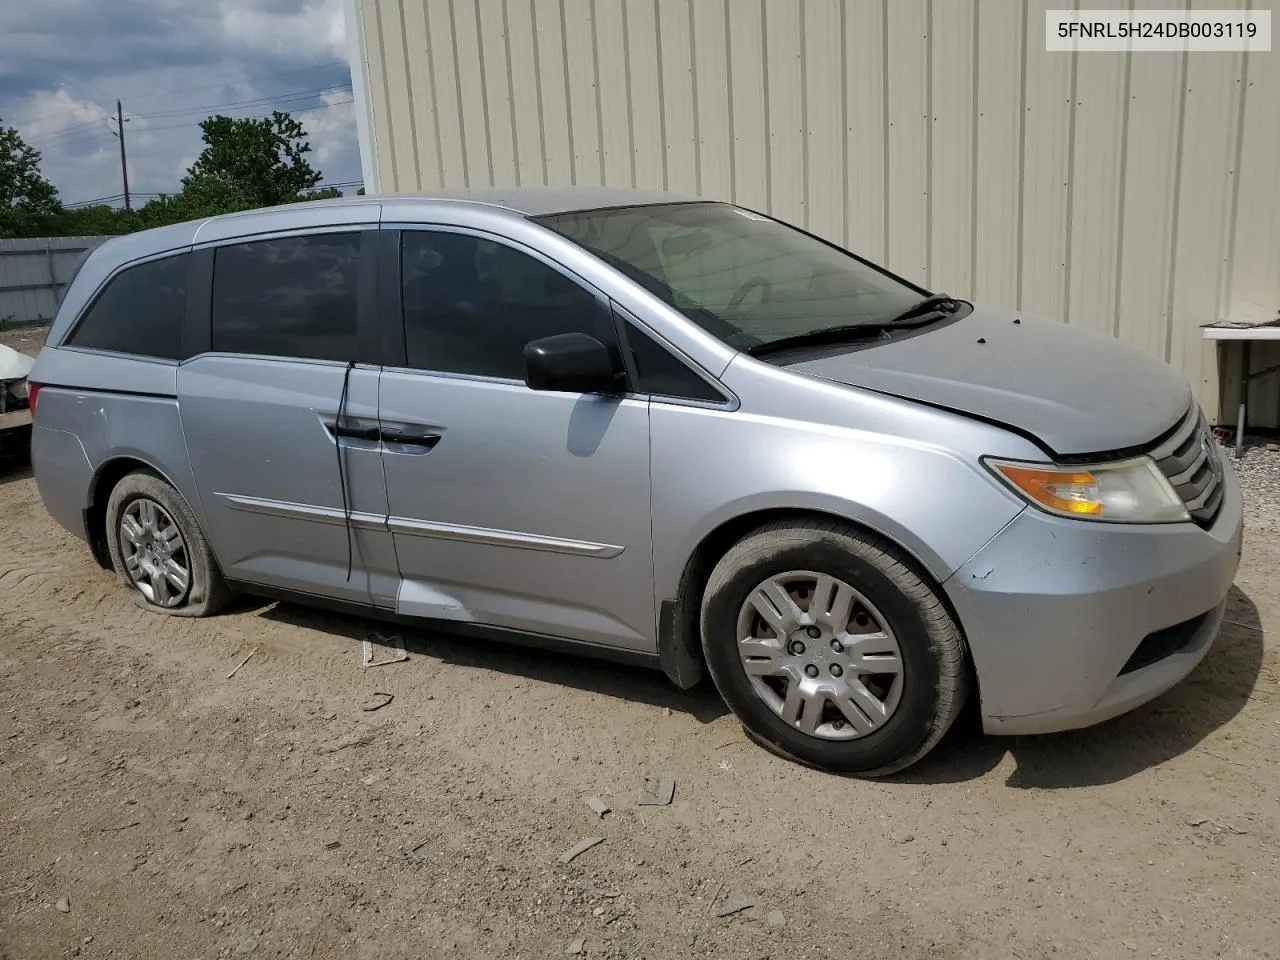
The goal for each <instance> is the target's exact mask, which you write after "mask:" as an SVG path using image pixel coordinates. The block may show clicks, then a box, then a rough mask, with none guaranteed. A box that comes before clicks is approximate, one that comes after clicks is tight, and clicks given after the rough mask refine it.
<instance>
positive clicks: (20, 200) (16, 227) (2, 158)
mask: <svg viewBox="0 0 1280 960" xmlns="http://www.w3.org/2000/svg"><path fill="white" fill-rule="evenodd" d="M61 209H62V207H61V204H60V203H59V202H58V191H57V189H55V188H54V186H53V184H51V183H50V182H49V181H48V180H46V179H45V178H44V175H43V174H42V173H41V172H40V152H39V151H38V150H34V149H32V148H31V147H29V146H28V145H27V143H26V141H25V140H23V139H22V134H20V133H18V131H17V128H15V127H4V126H0V237H15V236H30V235H31V234H30V233H29V231H30V230H31V229H32V228H33V227H34V226H36V224H38V223H39V222H40V221H41V220H42V219H44V218H46V217H49V216H52V215H54V214H56V213H58V212H59V211H60V210H61Z"/></svg>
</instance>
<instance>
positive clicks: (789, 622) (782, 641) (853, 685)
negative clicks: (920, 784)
mask: <svg viewBox="0 0 1280 960" xmlns="http://www.w3.org/2000/svg"><path fill="white" fill-rule="evenodd" d="M823 578H825V579H823ZM780 591H785V592H780ZM806 594H807V596H806ZM788 598H789V600H790V604H788ZM749 600H750V602H748V601H749ZM806 604H807V605H808V606H807V607H806V606H805V605H806ZM761 610H763V611H764V613H763V614H762V613H761ZM806 623H807V625H806ZM797 624H798V625H799V626H798V627H796V629H794V630H793V629H792V628H793V626H795V625H797ZM701 625H702V645H703V653H704V655H705V657H706V661H707V667H708V669H709V671H710V673H711V677H712V679H713V680H714V682H715V685H716V688H717V689H718V690H719V691H720V695H721V696H722V697H723V698H724V700H725V702H726V703H727V704H728V705H729V707H730V709H732V710H733V712H734V713H736V714H737V715H738V718H739V719H740V720H741V721H742V724H743V726H744V727H745V728H746V732H747V734H748V736H749V737H750V738H751V739H753V740H755V741H756V742H758V743H760V744H762V745H763V746H765V747H766V748H768V749H771V750H773V751H774V752H776V753H779V754H781V755H782V756H784V757H787V758H789V759H792V760H797V761H799V762H801V763H805V764H808V765H811V766H815V767H819V768H822V769H825V770H831V771H835V772H840V773H856V774H860V775H863V776H884V775H886V774H890V773H895V772H897V771H899V770H902V769H904V768H906V767H908V766H910V765H911V764H913V763H915V762H916V761H917V760H919V759H920V758H921V757H923V756H924V755H925V754H926V753H928V752H929V751H930V750H931V749H932V748H933V747H934V745H935V744H937V742H938V741H939V740H941V739H942V737H943V735H944V734H945V733H946V732H947V730H948V728H949V727H950V726H951V724H952V722H953V721H954V720H955V719H956V717H957V716H958V715H959V713H960V709H961V707H963V705H964V701H965V698H966V696H967V694H968V685H969V684H968V672H967V656H966V651H965V643H964V638H963V636H962V635H961V633H960V630H959V628H958V627H957V625H956V623H955V621H954V620H953V619H952V617H951V614H950V613H949V611H948V610H947V607H946V606H945V605H944V604H943V602H942V600H941V598H940V597H939V595H938V592H937V591H936V590H935V588H934V587H933V586H932V585H931V584H930V583H929V582H927V580H926V579H925V578H924V576H923V575H922V574H921V573H917V572H916V569H915V564H914V563H913V562H912V561H910V560H909V559H908V558H907V557H906V555H905V554H903V553H902V551H900V550H898V549H897V548H896V547H894V546H892V545H890V544H887V543H884V542H883V541H881V540H880V539H879V538H877V537H875V536H874V535H872V534H870V533H868V532H866V531H864V530H861V529H859V528H857V527H854V526H852V525H850V524H846V523H841V522H839V521H834V520H824V519H819V518H814V519H812V520H808V521H804V520H801V521H796V520H790V521H780V522H775V523H770V524H767V525H765V526H763V527H761V528H759V529H758V530H756V531H754V532H753V533H751V534H749V535H747V536H746V537H744V538H743V539H742V540H740V541H739V542H738V543H736V544H735V545H734V546H733V547H731V548H730V549H729V550H728V552H727V553H726V554H725V555H724V556H723V557H722V558H721V560H720V562H719V563H718V564H716V567H715V569H714V570H713V571H712V573H711V577H710V579H709V580H708V581H707V586H706V590H705V591H704V593H703V598H702V621H701ZM815 630H816V631H818V632H817V633H816V634H815V633H813V631H815ZM815 638H817V639H815ZM895 650H896V661H895V656H894V652H895ZM797 651H799V652H798V653H797ZM895 662H896V667H895ZM749 670H750V671H751V673H750V674H749V673H748V671H749ZM815 691H816V692H815Z"/></svg>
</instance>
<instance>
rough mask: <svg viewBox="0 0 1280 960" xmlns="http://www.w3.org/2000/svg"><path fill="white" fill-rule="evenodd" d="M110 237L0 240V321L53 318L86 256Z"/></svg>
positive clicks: (25, 321) (26, 321) (33, 320)
mask: <svg viewBox="0 0 1280 960" xmlns="http://www.w3.org/2000/svg"><path fill="white" fill-rule="evenodd" d="M110 239H111V238H110V237H23V238H20V239H16V240H15V239H0V324H3V323H38V322H41V321H48V320H52V319H53V315H54V314H55V313H57V311H58V304H59V303H61V302H62V294H63V293H65V292H66V289H67V285H68V284H69V283H70V282H71V279H72V277H73V276H74V275H75V272H76V271H77V270H78V269H79V267H80V264H81V262H82V261H83V260H84V258H85V256H86V255H87V254H88V252H89V251H90V250H92V249H93V248H94V247H96V246H98V245H99V244H103V243H106V242H107V241H108V240H110Z"/></svg>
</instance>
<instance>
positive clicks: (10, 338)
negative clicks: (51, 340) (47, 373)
mask: <svg viewBox="0 0 1280 960" xmlns="http://www.w3.org/2000/svg"><path fill="white" fill-rule="evenodd" d="M48 333H49V327H48V326H47V325H40V326H27V325H25V324H24V325H22V326H13V327H9V328H8V329H5V330H0V343H2V344H4V345H5V346H6V347H12V348H13V349H14V350H17V351H18V352H19V353H25V354H27V355H29V356H32V357H34V356H35V355H36V354H37V353H39V352H40V348H41V347H42V346H44V338H45V336H46V335H47V334H48Z"/></svg>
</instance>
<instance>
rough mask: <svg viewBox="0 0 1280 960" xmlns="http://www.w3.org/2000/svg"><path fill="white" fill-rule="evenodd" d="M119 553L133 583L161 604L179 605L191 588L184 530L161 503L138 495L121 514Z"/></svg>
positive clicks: (154, 602) (147, 596) (151, 600)
mask: <svg viewBox="0 0 1280 960" xmlns="http://www.w3.org/2000/svg"><path fill="white" fill-rule="evenodd" d="M118 534H119V538H120V556H121V557H122V558H123V559H124V568H125V573H126V574H127V575H128V577H129V580H130V582H131V583H132V584H133V585H134V586H135V587H136V588H137V589H138V592H139V593H141V594H142V595H143V596H144V597H146V598H147V600H148V601H149V602H151V603H153V604H155V605H156V606H158V607H176V606H178V605H179V604H180V603H182V602H183V601H184V600H185V599H186V598H187V593H188V592H189V590H190V589H191V559H190V556H189V554H188V552H187V542H186V540H185V539H183V536H182V530H181V529H180V528H179V527H178V524H177V523H175V522H174V519H173V517H171V516H170V515H169V512H168V511H167V510H165V508H164V507H162V506H161V505H160V504H158V503H156V502H155V501H154V500H150V499H148V498H146V497H138V498H137V499H135V500H132V501H130V502H129V503H128V505H126V506H125V508H124V510H123V511H121V513H120V525H119V531H118Z"/></svg>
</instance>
